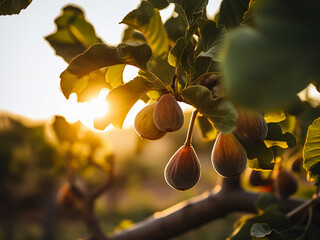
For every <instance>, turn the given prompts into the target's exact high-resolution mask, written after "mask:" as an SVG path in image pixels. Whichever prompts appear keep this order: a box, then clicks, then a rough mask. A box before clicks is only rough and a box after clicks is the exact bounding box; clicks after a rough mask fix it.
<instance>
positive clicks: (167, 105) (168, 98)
mask: <svg viewBox="0 0 320 240" xmlns="http://www.w3.org/2000/svg"><path fill="white" fill-rule="evenodd" d="M153 122H154V124H155V125H156V127H157V128H158V129H159V130H160V131H166V132H174V131H177V130H179V129H180V128H181V127H182V126H183V123H184V116H183V112H182V109H181V107H180V105H179V104H178V102H177V100H176V99H175V98H174V97H173V96H172V95H171V94H170V93H166V94H163V95H162V96H161V97H160V98H159V100H158V102H157V104H156V106H155V108H154V111H153Z"/></svg>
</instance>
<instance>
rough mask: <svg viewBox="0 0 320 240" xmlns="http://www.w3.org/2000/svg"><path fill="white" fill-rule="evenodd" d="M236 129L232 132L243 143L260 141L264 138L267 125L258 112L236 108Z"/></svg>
mask: <svg viewBox="0 0 320 240" xmlns="http://www.w3.org/2000/svg"><path fill="white" fill-rule="evenodd" d="M236 124H237V129H236V130H235V131H234V132H233V133H234V134H235V135H236V137H237V138H238V139H239V140H240V141H242V142H244V143H254V142H261V141H262V140H263V139H265V138H266V136H267V133H268V126H267V123H266V121H265V120H264V118H263V116H262V115H261V113H259V112H249V111H244V110H238V118H237V121H236Z"/></svg>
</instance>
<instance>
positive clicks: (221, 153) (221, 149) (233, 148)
mask: <svg viewBox="0 0 320 240" xmlns="http://www.w3.org/2000/svg"><path fill="white" fill-rule="evenodd" d="M211 161H212V165H213V167H214V169H215V170H216V171H217V172H218V173H219V174H220V175H222V176H223V177H234V176H238V175H240V174H241V173H242V172H243V171H244V169H245V168H246V164H247V153H246V150H245V149H244V148H243V146H242V144H241V143H240V142H239V141H238V139H237V138H236V137H235V136H234V135H233V134H232V133H229V134H223V133H221V132H220V133H219V134H218V137H217V139H216V141H215V143H214V146H213V150H212V154H211Z"/></svg>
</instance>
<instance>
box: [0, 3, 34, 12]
mask: <svg viewBox="0 0 320 240" xmlns="http://www.w3.org/2000/svg"><path fill="white" fill-rule="evenodd" d="M31 2H32V0H15V1H13V0H2V1H0V15H13V14H18V13H20V11H21V10H22V9H25V8H27V7H28V6H29V4H30V3H31Z"/></svg>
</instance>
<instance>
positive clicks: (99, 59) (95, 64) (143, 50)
mask: <svg viewBox="0 0 320 240" xmlns="http://www.w3.org/2000/svg"><path fill="white" fill-rule="evenodd" d="M150 58H151V49H150V48H149V46H148V45H147V44H145V43H144V44H137V45H133V44H125V43H122V44H120V45H119V46H118V47H113V46H108V45H106V44H102V43H97V44H94V45H91V47H90V48H89V49H87V50H86V51H85V52H84V53H83V54H80V55H78V56H77V57H76V58H74V59H73V60H72V61H71V63H70V65H69V67H68V68H67V70H68V71H69V72H70V73H71V74H74V75H76V76H77V77H82V76H84V75H86V74H89V73H90V72H92V71H94V70H97V69H100V68H104V67H110V66H114V65H118V64H130V65H133V66H136V67H139V68H142V69H145V68H146V64H147V62H148V61H149V59H150Z"/></svg>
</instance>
